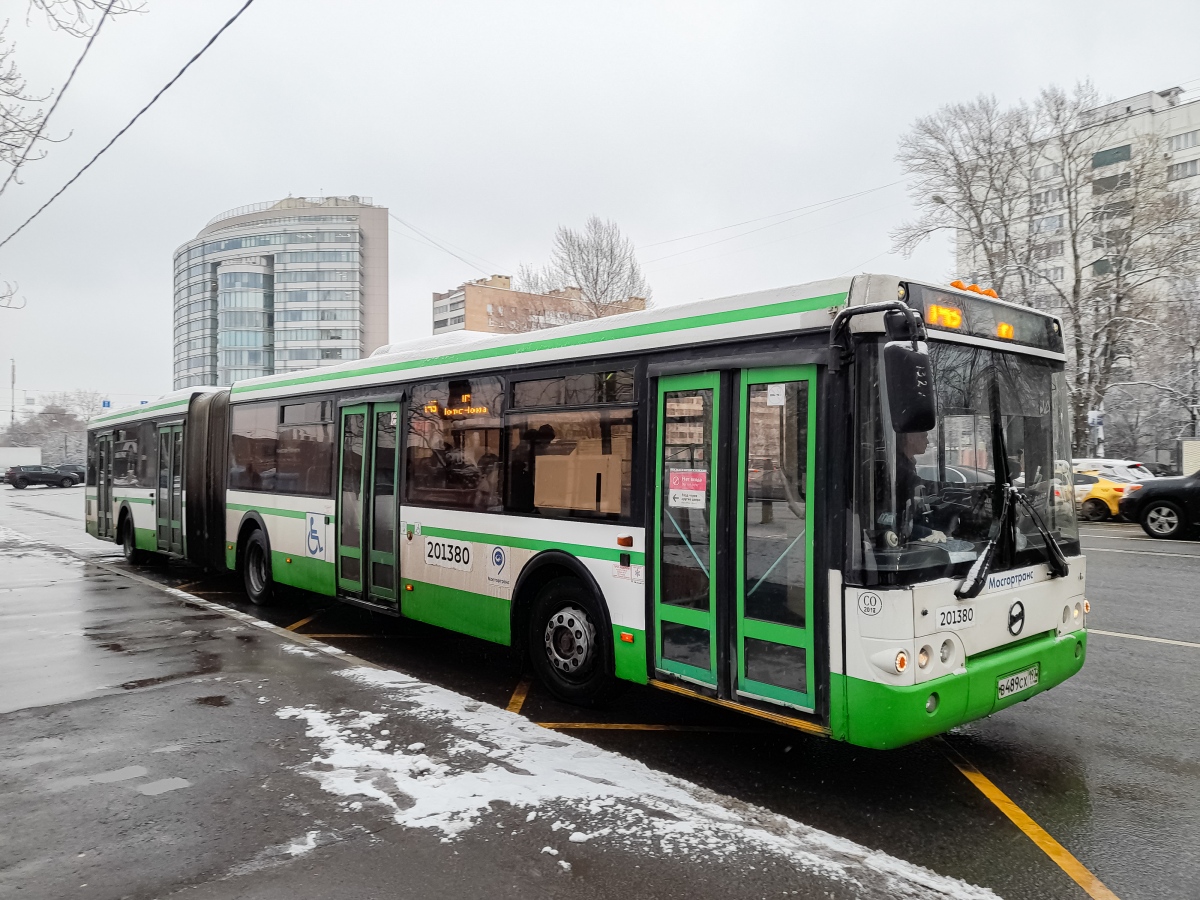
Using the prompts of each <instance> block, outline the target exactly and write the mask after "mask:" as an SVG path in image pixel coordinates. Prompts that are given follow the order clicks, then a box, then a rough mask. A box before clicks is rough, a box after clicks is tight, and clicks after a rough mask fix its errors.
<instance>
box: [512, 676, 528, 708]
mask: <svg viewBox="0 0 1200 900" xmlns="http://www.w3.org/2000/svg"><path fill="white" fill-rule="evenodd" d="M528 693H529V679H528V678H522V679H521V683H520V684H518V685H517V689H516V690H515V691H513V693H512V699H511V700H509V701H508V711H509V712H510V713H519V712H520V711H521V707H522V706H524V705H525V697H526V695H527V694H528Z"/></svg>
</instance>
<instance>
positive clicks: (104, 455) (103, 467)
mask: <svg viewBox="0 0 1200 900" xmlns="http://www.w3.org/2000/svg"><path fill="white" fill-rule="evenodd" d="M155 440H157V437H156V438H155ZM112 447H113V436H112V432H108V433H107V434H100V435H97V436H96V536H97V537H102V538H111V537H113V536H114V535H113V512H112V504H113V500H112V464H113V449H112Z"/></svg>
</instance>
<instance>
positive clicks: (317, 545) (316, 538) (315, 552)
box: [304, 512, 329, 560]
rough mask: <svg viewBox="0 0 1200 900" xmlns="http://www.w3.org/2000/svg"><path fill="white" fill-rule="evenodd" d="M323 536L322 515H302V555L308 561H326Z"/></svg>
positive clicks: (324, 536) (323, 524) (323, 516)
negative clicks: (308, 559)
mask: <svg viewBox="0 0 1200 900" xmlns="http://www.w3.org/2000/svg"><path fill="white" fill-rule="evenodd" d="M325 538H326V535H325V515H324V513H311V512H310V513H305V514H304V554H305V556H308V557H309V558H310V559H324V560H328V558H329V557H328V554H327V553H326V550H325V547H326V544H327V543H328V542H327V541H326V539H325Z"/></svg>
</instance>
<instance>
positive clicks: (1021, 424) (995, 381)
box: [852, 340, 1079, 584]
mask: <svg viewBox="0 0 1200 900" xmlns="http://www.w3.org/2000/svg"><path fill="white" fill-rule="evenodd" d="M881 349H882V348H881V347H880V346H879V345H877V344H873V345H867V346H864V347H862V348H861V349H860V352H859V353H858V354H857V356H856V360H857V364H858V366H859V378H858V386H857V392H856V393H857V414H856V417H855V418H856V436H857V440H856V444H857V447H856V462H855V476H854V482H855V484H854V494H855V497H854V507H853V517H852V527H853V528H854V532H855V533H854V536H853V537H854V539H853V547H854V552H853V558H854V563H855V569H856V570H857V575H858V577H859V578H861V579H862V583H865V584H906V583H912V582H914V581H924V580H928V579H930V578H939V577H962V576H964V575H965V574H966V572H967V570H968V569H969V568H970V566H971V563H973V562H974V561H975V560H976V559H977V558H978V556H979V554H980V552H981V551H982V550H983V548H984V546H985V545H986V544H987V542H988V541H989V540H990V539H991V538H992V537H994V536H996V535H997V534H998V532H999V531H1000V529H1001V528H1002V527H1003V526H1002V523H1001V522H1000V521H999V519H1000V515H999V513H1000V508H1001V499H1002V496H1003V487H1002V486H1003V485H1004V484H1005V483H1006V482H1011V483H1012V484H1013V485H1014V486H1015V487H1016V488H1017V489H1018V490H1019V491H1020V492H1021V494H1022V495H1023V496H1024V497H1025V498H1026V500H1028V501H1029V504H1028V505H1029V506H1030V507H1032V513H1031V512H1030V510H1029V509H1027V508H1026V507H1025V505H1024V504H1022V505H1021V506H1019V507H1018V509H1017V515H1016V521H1015V525H1016V529H1015V532H1014V534H1013V535H1012V538H1011V540H1008V541H1005V542H1002V543H1003V544H1004V546H1005V550H1004V552H1003V553H1002V554H1001V556H1000V558H997V559H996V561H995V563H994V565H993V569H994V570H999V569H1008V568H1016V567H1020V566H1027V565H1032V564H1034V563H1038V562H1045V560H1046V554H1047V549H1046V547H1045V540H1044V538H1043V537H1042V529H1041V528H1039V524H1041V525H1044V527H1045V529H1046V531H1047V532H1048V534H1049V535H1050V536H1051V538H1052V539H1053V540H1055V541H1057V542H1058V544H1059V546H1060V547H1061V549H1062V551H1063V553H1064V554H1066V555H1072V554H1077V553H1078V552H1079V531H1078V525H1077V523H1076V518H1075V503H1074V497H1073V495H1072V490H1071V485H1072V472H1071V440H1070V426H1069V418H1068V404H1067V387H1066V380H1065V377H1064V375H1063V371H1062V365H1061V364H1058V363H1054V362H1051V361H1049V360H1044V359H1040V358H1037V357H1032V356H1026V355H1021V354H1016V353H1010V352H1003V351H996V350H991V349H988V348H984V347H972V346H969V345H965V344H958V343H948V342H941V341H936V340H935V341H932V342H931V343H930V357H931V360H932V363H933V371H934V384H935V388H936V391H937V400H938V416H937V424H936V426H935V428H934V429H933V430H932V431H929V432H922V433H917V434H896V433H895V432H894V431H893V430H892V427H891V422H890V419H889V417H888V403H887V395H886V391H887V385H886V383H885V381H886V378H885V375H884V370H883V366H882V365H881V361H880V356H881ZM1035 516H1036V518H1035ZM1038 519H1040V523H1039V522H1038Z"/></svg>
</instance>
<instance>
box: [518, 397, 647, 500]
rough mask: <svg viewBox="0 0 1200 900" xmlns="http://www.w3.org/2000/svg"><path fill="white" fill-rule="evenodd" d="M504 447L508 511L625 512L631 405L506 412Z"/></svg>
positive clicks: (628, 472)
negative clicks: (506, 439)
mask: <svg viewBox="0 0 1200 900" xmlns="http://www.w3.org/2000/svg"><path fill="white" fill-rule="evenodd" d="M508 448H509V449H508V503H507V508H508V509H509V510H511V511H512V512H523V513H539V514H541V515H550V516H554V515H559V516H561V515H567V516H573V517H596V518H604V519H616V518H626V517H628V516H629V506H630V503H629V500H630V476H631V472H632V460H633V411H632V410H580V411H578V412H546V413H528V414H525V415H519V416H518V415H512V416H509V418H508Z"/></svg>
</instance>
